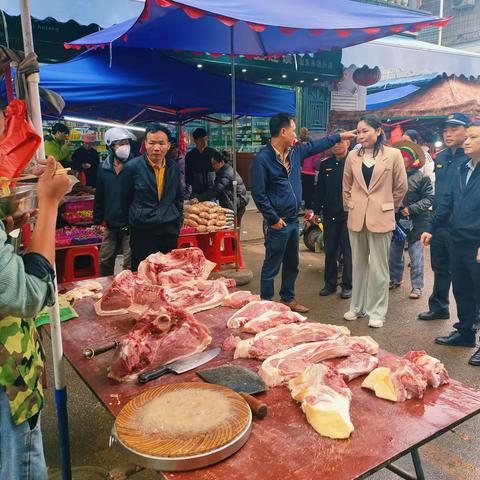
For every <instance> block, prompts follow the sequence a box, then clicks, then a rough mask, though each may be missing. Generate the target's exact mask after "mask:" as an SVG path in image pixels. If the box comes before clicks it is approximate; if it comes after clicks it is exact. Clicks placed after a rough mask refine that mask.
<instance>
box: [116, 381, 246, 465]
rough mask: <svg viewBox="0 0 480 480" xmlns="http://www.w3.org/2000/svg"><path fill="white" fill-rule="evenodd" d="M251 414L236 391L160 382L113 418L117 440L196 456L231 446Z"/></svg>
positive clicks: (169, 454)
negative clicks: (158, 385) (162, 383)
mask: <svg viewBox="0 0 480 480" xmlns="http://www.w3.org/2000/svg"><path fill="white" fill-rule="evenodd" d="M250 422H251V413H250V408H249V406H248V404H247V403H246V402H245V400H244V399H243V398H242V397H241V396H240V395H238V394H237V393H235V392H234V391H232V390H230V389H228V388H225V387H221V386H218V385H212V384H207V383H200V382H190V383H177V384H168V385H162V386H160V387H157V388H153V389H151V390H147V391H146V392H144V393H142V394H141V395H139V396H138V397H135V398H134V399H133V400H131V401H130V402H129V403H128V404H127V405H125V407H123V409H122V410H121V412H120V413H119V415H118V417H117V419H116V421H115V430H116V435H117V437H118V439H119V440H120V441H121V442H122V443H123V444H124V445H125V446H126V447H127V448H129V449H131V450H133V451H135V452H138V453H139V454H144V455H148V456H151V457H162V458H172V459H174V458H179V457H182V458H184V457H193V456H198V455H201V454H206V453H208V452H212V451H215V450H218V449H219V448H221V447H222V446H226V445H228V444H231V442H232V441H234V440H235V439H236V438H237V437H239V436H240V435H241V434H242V433H243V432H245V430H246V429H247V428H248V427H249V425H250Z"/></svg>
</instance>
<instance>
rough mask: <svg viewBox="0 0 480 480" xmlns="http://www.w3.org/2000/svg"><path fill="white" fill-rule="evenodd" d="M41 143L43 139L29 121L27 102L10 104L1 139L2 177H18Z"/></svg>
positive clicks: (0, 162) (6, 112)
mask: <svg viewBox="0 0 480 480" xmlns="http://www.w3.org/2000/svg"><path fill="white" fill-rule="evenodd" d="M40 142H41V138H40V137H39V135H37V133H36V132H35V130H34V129H33V128H32V127H31V126H30V124H29V123H28V121H27V104H26V103H25V101H24V100H13V101H12V102H10V103H9V104H8V106H7V108H6V109H5V132H4V135H3V137H2V138H0V177H6V178H15V177H18V176H19V175H20V173H21V172H23V169H24V168H25V167H26V166H27V164H28V162H30V160H31V159H32V157H33V155H34V154H35V152H36V151H37V148H38V146H39V145H40Z"/></svg>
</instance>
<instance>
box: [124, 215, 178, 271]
mask: <svg viewBox="0 0 480 480" xmlns="http://www.w3.org/2000/svg"><path fill="white" fill-rule="evenodd" d="M178 233H179V230H178V225H177V223H176V222H175V223H173V222H172V223H165V224H163V225H159V226H158V227H155V228H153V229H152V228H145V229H144V228H138V227H137V228H135V227H130V250H131V252H132V270H133V271H134V272H136V271H137V269H138V265H139V263H140V262H141V261H142V260H145V259H146V258H147V257H148V256H149V255H150V254H152V253H157V252H162V253H169V252H171V251H172V250H173V249H175V248H177V245H178Z"/></svg>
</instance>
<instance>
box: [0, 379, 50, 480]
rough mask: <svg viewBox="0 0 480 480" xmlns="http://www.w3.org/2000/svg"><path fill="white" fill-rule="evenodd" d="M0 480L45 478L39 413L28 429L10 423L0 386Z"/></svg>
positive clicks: (46, 476)
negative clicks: (31, 426)
mask: <svg viewBox="0 0 480 480" xmlns="http://www.w3.org/2000/svg"><path fill="white" fill-rule="evenodd" d="M0 480H48V474H47V465H46V463H45V457H44V456H43V443H42V432H41V430H40V415H39V417H38V419H37V422H36V425H35V426H34V427H33V428H30V424H29V422H28V420H27V421H25V422H23V423H21V424H20V425H15V424H14V423H13V420H12V417H11V415H10V406H9V404H8V397H7V395H6V393H5V389H4V388H3V387H0Z"/></svg>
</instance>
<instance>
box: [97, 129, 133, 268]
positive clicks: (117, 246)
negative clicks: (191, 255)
mask: <svg viewBox="0 0 480 480" xmlns="http://www.w3.org/2000/svg"><path fill="white" fill-rule="evenodd" d="M104 138H105V144H106V145H107V148H108V150H109V152H110V155H109V156H108V157H107V158H106V159H105V161H104V162H103V163H102V165H101V166H100V168H99V170H98V176H97V188H96V191H95V203H94V206H93V223H95V224H96V225H101V224H105V234H104V236H103V240H102V246H101V248H100V273H101V275H102V276H106V275H113V271H114V268H115V259H116V257H117V254H118V253H122V255H123V268H124V269H128V268H130V236H129V234H128V227H127V225H128V221H127V216H126V215H125V214H124V213H123V211H122V207H121V204H120V199H121V197H122V191H121V180H122V176H123V169H124V166H125V164H126V162H128V160H130V159H131V153H130V142H131V141H132V140H134V139H135V138H136V137H135V135H133V134H132V133H130V132H129V131H128V130H127V129H125V128H118V127H114V128H110V129H109V130H107V131H106V132H105V137H104Z"/></svg>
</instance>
